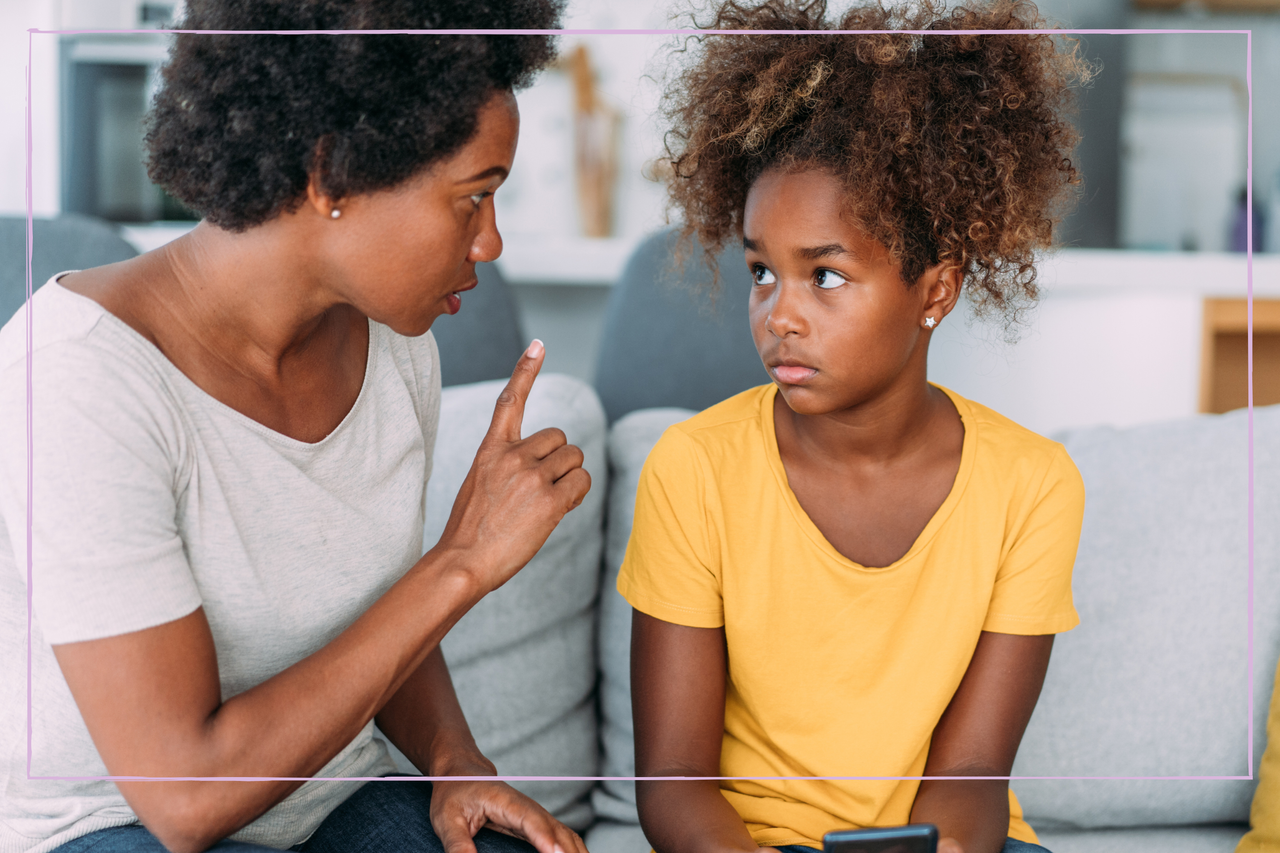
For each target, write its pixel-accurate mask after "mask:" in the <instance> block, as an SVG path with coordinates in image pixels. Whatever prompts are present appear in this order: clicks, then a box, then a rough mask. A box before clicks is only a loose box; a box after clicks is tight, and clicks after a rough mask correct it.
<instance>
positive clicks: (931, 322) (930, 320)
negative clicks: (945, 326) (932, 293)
mask: <svg viewBox="0 0 1280 853" xmlns="http://www.w3.org/2000/svg"><path fill="white" fill-rule="evenodd" d="M936 325H938V321H937V320H935V319H933V318H932V317H925V318H924V327H925V328H926V329H932V328H933V327H934V326H936Z"/></svg>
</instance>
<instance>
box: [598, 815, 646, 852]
mask: <svg viewBox="0 0 1280 853" xmlns="http://www.w3.org/2000/svg"><path fill="white" fill-rule="evenodd" d="M582 840H583V841H584V842H586V845H587V849H588V850H590V851H591V853H649V851H650V850H651V849H652V848H651V847H650V846H649V842H648V840H647V839H646V838H645V837H644V832H643V831H642V830H641V829H640V825H639V824H635V823H617V822H615V821H611V820H602V821H600V822H599V823H597V824H596V825H595V826H593V827H591V829H590V830H588V832H587V835H586V837H585V838H583V839H582Z"/></svg>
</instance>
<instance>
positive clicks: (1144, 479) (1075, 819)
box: [1013, 406, 1280, 828]
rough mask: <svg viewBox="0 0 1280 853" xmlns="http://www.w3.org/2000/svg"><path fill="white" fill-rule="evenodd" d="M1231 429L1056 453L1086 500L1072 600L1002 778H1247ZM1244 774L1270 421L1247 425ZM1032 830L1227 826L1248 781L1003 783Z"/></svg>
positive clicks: (1258, 418)
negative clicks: (1251, 623)
mask: <svg viewBox="0 0 1280 853" xmlns="http://www.w3.org/2000/svg"><path fill="white" fill-rule="evenodd" d="M1246 428H1247V418H1246V413H1245V412H1244V411H1239V412H1233V413H1229V414H1226V415H1205V416H1199V417H1195V418H1187V419H1183V420H1179V421H1175V422H1171V423H1165V424H1156V425H1149V426H1141V427H1134V428H1131V429H1126V430H1115V429H1110V428H1096V429H1088V430H1076V431H1073V432H1069V433H1067V434H1065V435H1063V436H1060V438H1061V439H1062V440H1063V441H1064V443H1065V444H1066V447H1067V450H1068V451H1069V452H1070V453H1071V456H1072V458H1073V459H1074V460H1075V462H1076V464H1077V465H1078V466H1079V468H1080V472H1081V474H1082V475H1083V477H1084V482H1085V491H1086V494H1087V498H1086V504H1085V518H1084V529H1083V532H1082V534H1081V543H1080V552H1079V556H1078V557H1077V559H1076V566H1075V578H1074V589H1075V597H1076V608H1077V610H1078V611H1079V613H1080V627H1078V628H1076V629H1075V630H1074V631H1071V632H1069V633H1066V634H1064V635H1062V636H1060V637H1058V639H1057V641H1056V643H1055V646H1054V650H1053V659H1052V662H1051V663H1050V666H1049V673H1048V676H1047V679H1046V681H1045V686H1044V691H1043V692H1042V694H1041V696H1040V701H1039V703H1038V705H1037V706H1036V711H1035V714H1034V715H1033V716H1032V719H1031V723H1030V725H1029V726H1028V728H1027V732H1026V736H1025V737H1024V738H1023V741H1022V746H1021V748H1020V749H1019V751H1018V760H1017V762H1016V763H1015V765H1014V771H1013V772H1014V774H1015V775H1028V776H1237V775H1239V776H1244V775H1247V774H1248V772H1249V751H1248V728H1247V719H1248V713H1249V684H1248V676H1249V671H1248V667H1247V663H1246V662H1247V655H1248V632H1247V627H1248V623H1247V615H1248V605H1249V589H1248V582H1247V581H1248V536H1247V527H1246V510H1247V503H1248V495H1247V470H1248V469H1247V462H1248V456H1247V443H1246V439H1247V431H1246ZM1255 441H1256V444H1255V465H1256V469H1255V470H1256V483H1255V496H1256V504H1255V511H1256V516H1255V517H1256V527H1255V535H1256V539H1255V545H1256V549H1255V561H1254V570H1255V573H1256V575H1255V589H1254V593H1255V595H1254V615H1255V619H1256V623H1255V634H1254V643H1255V645H1254V668H1253V672H1254V695H1253V699H1254V702H1253V709H1254V720H1255V727H1256V728H1255V731H1257V735H1256V737H1255V740H1254V744H1253V747H1254V749H1253V762H1254V765H1253V766H1254V767H1255V768H1256V767H1257V763H1258V761H1259V759H1260V756H1261V752H1262V747H1263V740H1264V738H1263V735H1262V729H1261V727H1262V724H1263V723H1264V722H1265V720H1266V718H1267V716H1266V709H1267V701H1268V699H1269V697H1270V695H1271V687H1272V682H1273V678H1274V670H1275V662H1276V657H1277V654H1278V653H1280V632H1278V631H1277V629H1278V628H1280V594H1278V593H1280V584H1278V583H1277V581H1278V580H1280V548H1278V544H1280V543H1278V542H1277V525H1276V524H1275V519H1276V518H1278V517H1280V488H1277V479H1278V476H1280V407H1275V406H1272V407H1267V408H1261V409H1258V410H1256V412H1255ZM1016 790H1017V791H1018V794H1019V796H1020V797H1021V799H1022V803H1023V806H1024V808H1025V812H1026V816H1027V819H1028V821H1030V822H1031V824H1032V826H1035V827H1037V828H1040V827H1048V826H1053V825H1059V826H1075V827H1098V826H1141V825H1160V824H1176V823H1217V822H1236V821H1241V822H1242V821H1245V820H1247V819H1248V816H1249V801H1250V796H1251V792H1252V790H1253V784H1252V782H1249V781H1159V780H1145V781H1144V780H1129V781H1098V780H1076V781H1040V782H1030V781H1027V782H1020V783H1016Z"/></svg>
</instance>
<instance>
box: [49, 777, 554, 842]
mask: <svg viewBox="0 0 1280 853" xmlns="http://www.w3.org/2000/svg"><path fill="white" fill-rule="evenodd" d="M430 814H431V783H430V782H369V783H367V784H366V785H364V787H362V788H361V789H360V790H359V791H356V792H355V793H354V794H352V795H351V796H350V797H348V798H347V799H346V800H345V801H344V802H343V803H342V805H340V806H338V807H337V808H336V809H334V810H333V811H332V812H331V813H330V814H329V816H328V817H327V818H325V819H324V822H323V823H321V824H320V826H319V827H318V828H317V829H316V831H315V832H314V833H312V835H311V837H310V838H308V839H307V840H306V841H304V842H302V843H301V844H297V845H294V846H293V847H292V848H291V849H292V850H296V851H300V853H408V851H415V853H444V845H443V844H441V843H440V839H439V838H438V837H436V833H435V830H434V829H432V828H431V818H430ZM475 843H476V849H477V850H478V851H479V853H534V848H533V845H531V844H529V843H527V842H525V841H521V840H520V839H518V838H512V837H511V836H509V835H503V834H502V833H500V832H494V831H493V830H490V829H482V830H480V831H479V832H478V833H476V837H475ZM209 849H210V850H211V851H217V853H263V851H268V850H273V849H274V848H271V847H263V846H262V845H259V844H246V843H244V842H240V841H219V842H218V843H217V844H215V845H214V846H213V847H210V848H209ZM53 853H166V850H165V847H164V845H163V844H161V843H160V842H159V841H158V840H156V837H155V836H154V835H152V834H151V833H150V832H149V831H148V830H147V828H146V827H145V826H142V825H141V824H137V823H135V824H131V825H129V826H117V827H114V828H112V829H102V830H99V831H98V832H91V833H89V834H88V835H82V836H80V837H79V838H75V839H72V840H71V841H68V842H67V843H66V844H63V845H60V846H59V847H57V848H56V849H55V850H54V851H53Z"/></svg>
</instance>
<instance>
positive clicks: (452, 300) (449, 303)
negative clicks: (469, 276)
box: [444, 279, 480, 314]
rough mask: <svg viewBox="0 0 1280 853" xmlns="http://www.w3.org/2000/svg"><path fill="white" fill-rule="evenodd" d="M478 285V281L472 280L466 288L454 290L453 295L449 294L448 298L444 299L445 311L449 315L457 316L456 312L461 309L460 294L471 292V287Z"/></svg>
mask: <svg viewBox="0 0 1280 853" xmlns="http://www.w3.org/2000/svg"><path fill="white" fill-rule="evenodd" d="M479 283H480V280H479V279H473V280H472V282H471V283H470V284H468V285H467V286H466V287H461V288H459V289H457V290H455V291H454V292H453V293H450V294H449V295H448V296H446V297H445V298H444V304H445V310H446V311H448V312H449V313H450V314H457V313H458V311H460V310H461V309H462V294H463V293H465V292H466V291H468V290H471V289H472V288H473V287H475V286H476V285H477V284H479Z"/></svg>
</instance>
